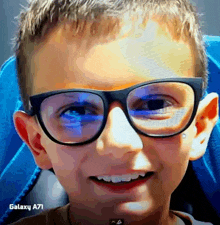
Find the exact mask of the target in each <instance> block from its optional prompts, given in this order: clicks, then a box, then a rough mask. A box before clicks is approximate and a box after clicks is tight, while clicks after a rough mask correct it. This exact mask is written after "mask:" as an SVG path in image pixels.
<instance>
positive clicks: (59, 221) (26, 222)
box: [10, 204, 213, 225]
mask: <svg viewBox="0 0 220 225" xmlns="http://www.w3.org/2000/svg"><path fill="white" fill-rule="evenodd" d="M69 206H70V204H67V205H65V206H63V207H57V208H54V209H49V210H46V211H44V212H42V213H40V214H38V215H36V216H31V217H26V218H23V219H20V220H18V221H17V222H14V223H11V224H10V225H30V224H31V225H39V224H40V225H80V223H77V222H76V223H72V224H71V223H70V220H69V216H68V211H69ZM171 212H172V213H173V214H175V215H176V216H177V217H178V218H179V219H180V220H182V222H183V223H182V224H185V225H213V224H212V223H208V222H201V221H198V220H195V219H194V218H193V216H191V215H190V214H188V213H185V212H180V211H171ZM180 220H179V221H180ZM177 224H178V225H179V224H181V223H179V222H177ZM83 225H84V224H83ZM85 225H86V224H85Z"/></svg>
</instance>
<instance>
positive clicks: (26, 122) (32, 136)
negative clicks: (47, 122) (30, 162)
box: [13, 111, 52, 169]
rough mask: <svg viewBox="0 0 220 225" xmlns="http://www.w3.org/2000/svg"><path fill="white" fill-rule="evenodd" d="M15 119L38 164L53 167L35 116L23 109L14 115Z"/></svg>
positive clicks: (18, 131)
mask: <svg viewBox="0 0 220 225" xmlns="http://www.w3.org/2000/svg"><path fill="white" fill-rule="evenodd" d="M13 121H14V125H15V129H16V131H17V133H18V134H19V136H20V137H21V139H22V140H23V141H24V142H25V143H26V144H27V145H28V147H29V149H30V150H31V152H32V154H33V156H34V159H35V162H36V164H37V165H38V166H39V167H40V168H41V169H50V168H52V164H51V161H50V159H49V157H48V154H47V152H46V151H45V149H44V147H43V146H42V145H41V138H42V135H41V134H40V130H39V125H38V124H37V122H36V120H35V118H34V117H31V116H29V115H28V114H26V113H25V112H23V111H16V112H15V113H14V115H13Z"/></svg>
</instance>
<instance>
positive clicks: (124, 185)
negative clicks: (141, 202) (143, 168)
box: [90, 172, 154, 193]
mask: <svg viewBox="0 0 220 225" xmlns="http://www.w3.org/2000/svg"><path fill="white" fill-rule="evenodd" d="M153 175H154V172H147V173H146V174H145V176H139V177H138V178H137V179H134V180H130V181H120V182H118V183H113V182H112V181H104V180H99V179H98V178H97V177H94V176H92V177H90V180H92V181H93V182H94V183H95V184H96V185H98V186H99V187H102V188H105V189H108V190H109V191H111V192H119V193H121V192H125V191H129V190H130V189H132V188H134V187H138V186H140V185H142V184H144V183H146V182H147V181H148V180H149V179H151V178H152V176H153Z"/></svg>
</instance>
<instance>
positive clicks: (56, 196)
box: [0, 36, 220, 224]
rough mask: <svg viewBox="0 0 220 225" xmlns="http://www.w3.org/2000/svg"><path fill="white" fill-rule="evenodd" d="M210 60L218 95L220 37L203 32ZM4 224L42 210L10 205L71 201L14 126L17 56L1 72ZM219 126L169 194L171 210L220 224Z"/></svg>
mask: <svg viewBox="0 0 220 225" xmlns="http://www.w3.org/2000/svg"><path fill="white" fill-rule="evenodd" d="M204 40H205V42H206V43H207V56H208V59H209V71H210V79H209V82H210V83H209V87H208V89H207V91H208V92H217V93H219V94H220V85H219V83H220V82H219V75H220V37H214V36H204ZM0 108H1V111H0V141H1V145H0V190H1V192H0V224H9V223H12V222H14V221H16V220H18V219H20V218H22V217H26V216H30V215H34V214H38V213H39V212H40V211H39V210H31V211H28V210H11V209H10V208H9V204H13V205H17V204H20V205H24V204H27V205H33V204H38V203H39V204H43V205H44V209H49V208H54V207H57V206H62V205H65V204H67V203H68V197H67V195H66V193H65V191H64V189H63V187H62V186H61V185H60V184H59V182H58V180H57V179H56V176H55V175H54V173H53V171H50V170H41V169H40V168H39V167H38V166H37V165H36V164H35V161H34V159H33V156H32V154H31V152H30V150H29V149H28V147H27V145H26V144H25V143H23V141H22V140H21V139H20V137H19V136H18V134H17V133H16V131H15V128H14V125H13V118H12V116H13V113H14V112H15V111H16V110H23V106H22V102H21V100H20V95H19V88H18V84H17V78H16V66H15V58H14V57H11V58H10V59H8V60H7V61H6V62H5V63H4V65H3V66H2V67H1V71H0ZM219 140H220V127H219V122H218V124H217V125H216V127H215V128H214V130H213V132H212V135H211V137H210V141H209V144H208V148H207V151H206V153H205V155H204V156H203V157H202V158H201V159H199V160H197V161H193V162H190V163H189V167H188V169H187V172H186V175H185V177H184V178H183V181H182V182H181V184H180V186H179V187H178V188H177V189H176V190H175V192H174V193H173V195H172V198H171V208H172V209H175V210H180V211H185V212H189V213H191V214H192V215H193V216H194V217H195V218H196V219H197V220H200V221H210V222H212V223H213V224H220V146H219Z"/></svg>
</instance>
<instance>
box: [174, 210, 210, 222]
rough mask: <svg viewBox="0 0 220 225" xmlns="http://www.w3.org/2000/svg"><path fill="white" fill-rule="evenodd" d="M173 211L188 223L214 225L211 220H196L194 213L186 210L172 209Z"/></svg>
mask: <svg viewBox="0 0 220 225" xmlns="http://www.w3.org/2000/svg"><path fill="white" fill-rule="evenodd" d="M171 212H172V213H173V214H175V215H176V216H178V217H179V218H181V219H182V220H183V222H184V223H185V224H186V225H213V224H212V223H210V222H201V221H198V220H195V219H194V217H193V216H192V215H190V214H188V213H185V212H180V211H174V210H171Z"/></svg>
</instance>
